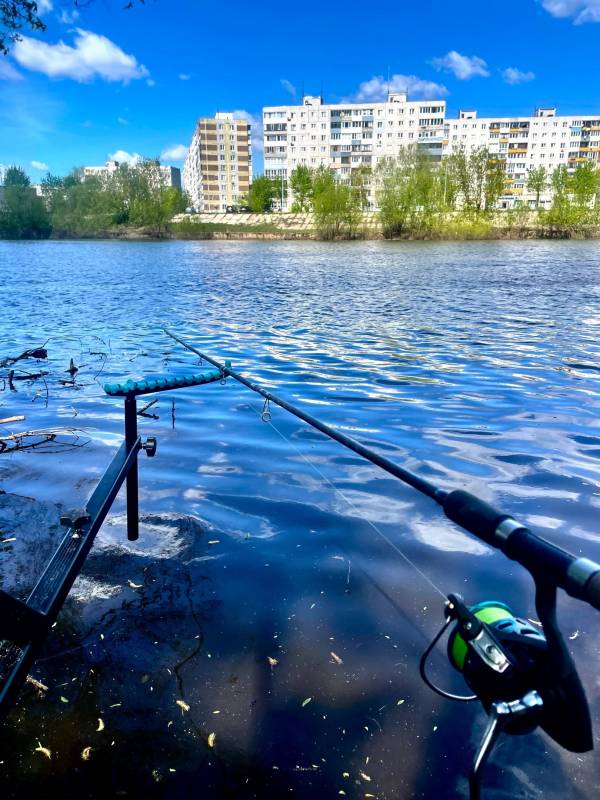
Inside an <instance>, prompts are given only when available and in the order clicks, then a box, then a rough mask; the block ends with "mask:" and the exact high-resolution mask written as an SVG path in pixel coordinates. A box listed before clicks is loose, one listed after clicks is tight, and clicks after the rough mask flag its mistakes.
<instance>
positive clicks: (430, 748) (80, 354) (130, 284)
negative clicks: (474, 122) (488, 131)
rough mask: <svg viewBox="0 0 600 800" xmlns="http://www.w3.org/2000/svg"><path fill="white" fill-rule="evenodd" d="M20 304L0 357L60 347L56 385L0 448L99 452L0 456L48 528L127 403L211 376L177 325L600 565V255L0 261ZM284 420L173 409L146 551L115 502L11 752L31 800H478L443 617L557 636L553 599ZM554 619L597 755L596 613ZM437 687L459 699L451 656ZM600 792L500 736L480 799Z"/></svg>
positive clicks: (475, 720)
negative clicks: (41, 443) (49, 796)
mask: <svg viewBox="0 0 600 800" xmlns="http://www.w3.org/2000/svg"><path fill="white" fill-rule="evenodd" d="M0 309H1V317H0V333H1V336H0V341H1V343H2V345H1V348H0V359H2V358H4V357H6V356H15V355H18V354H19V353H21V352H22V351H24V350H26V349H27V348H32V347H39V346H41V345H42V344H44V343H46V342H47V344H46V345H45V346H46V347H47V349H48V359H47V361H42V362H30V361H27V362H25V361H22V362H19V363H17V364H15V365H14V366H15V369H17V368H22V369H24V370H30V371H34V372H35V371H39V370H43V371H45V372H47V373H48V374H47V375H46V376H44V377H43V379H37V380H34V381H20V382H18V383H16V384H15V386H16V391H10V390H9V388H8V386H6V385H5V386H4V390H3V391H0V418H2V417H8V416H11V415H19V414H23V415H25V417H26V420H25V421H23V422H21V423H15V424H13V425H6V424H5V425H3V426H1V429H0V434H6V433H8V432H9V429H10V432H15V431H19V430H32V429H42V428H57V427H60V428H61V429H64V428H68V429H77V430H76V431H74V432H73V431H71V432H67V433H65V434H62V435H61V437H59V443H58V444H56V443H55V444H54V446H53V447H51V448H50V450H51V452H46V453H44V452H40V451H39V450H36V449H32V450H30V451H19V452H13V453H10V454H9V453H3V454H0V482H1V483H0V485H1V486H2V488H3V489H4V490H5V491H6V492H10V493H14V494H16V495H21V496H25V497H31V498H34V499H35V501H36V505H35V508H36V509H38V511H39V509H42V511H40V513H41V514H42V517H41V518H43V519H47V520H48V524H49V525H52V524H53V521H54V520H55V518H57V517H58V513H59V511H60V508H72V507H76V506H78V505H79V506H80V505H82V504H83V503H84V501H85V499H86V497H87V496H88V495H89V493H90V491H91V490H92V489H93V487H94V485H95V484H96V482H97V481H98V479H99V476H100V475H101V474H102V471H103V469H104V468H105V466H106V465H107V464H108V462H109V460H110V458H111V456H112V454H113V453H114V452H115V449H116V447H117V446H118V445H119V443H120V441H121V439H122V435H123V419H122V409H121V404H120V403H119V402H118V401H116V400H114V399H110V398H108V397H107V396H106V395H105V394H104V392H103V390H102V385H103V383H104V382H105V381H111V380H118V379H121V378H127V377H134V378H138V377H143V376H145V375H150V374H152V375H160V374H169V375H184V374H189V373H190V372H193V371H197V369H198V366H197V363H198V362H197V359H196V357H195V356H194V355H193V354H192V353H190V352H187V351H186V350H184V349H182V348H181V347H179V346H178V345H176V344H175V342H173V341H172V340H171V339H169V338H168V337H167V336H165V334H164V333H163V331H162V326H163V325H166V326H168V327H169V328H170V329H172V330H174V331H176V332H177V333H178V334H179V335H180V336H181V337H183V338H184V339H187V340H188V341H189V342H190V343H193V344H195V345H196V346H198V347H199V348H200V349H203V350H205V351H206V352H208V353H210V354H212V355H214V356H215V357H217V358H221V359H225V358H229V359H231V361H232V364H233V366H234V368H235V369H237V370H238V371H240V372H242V373H244V374H245V375H247V376H250V377H252V378H253V379H255V380H257V381H259V382H261V383H262V384H263V385H264V386H266V387H268V388H271V389H272V390H274V391H275V392H278V393H280V394H281V395H282V396H283V397H285V398H287V399H288V400H290V401H291V402H292V403H295V404H297V405H299V406H300V407H302V408H304V409H306V410H307V411H308V412H309V413H312V414H314V415H315V416H317V417H319V418H320V419H322V420H323V421H324V422H327V423H328V424H330V425H333V426H335V427H338V428H339V429H340V430H342V431H345V432H347V433H349V434H350V435H352V436H354V437H356V438H358V439H360V440H361V441H363V442H364V443H366V444H367V445H368V446H370V447H372V448H374V449H376V450H378V451H379V452H381V453H383V454H384V455H386V456H387V457H389V458H391V459H393V460H396V461H398V462H399V463H401V464H404V465H406V466H408V467H409V468H411V469H414V470H417V471H419V472H420V473H421V474H423V475H424V476H425V477H427V478H429V479H430V480H432V481H434V482H436V483H438V484H439V485H440V486H442V487H444V488H446V489H450V488H454V487H459V488H465V489H468V490H470V491H473V492H474V493H476V494H478V495H480V496H481V497H483V498H484V499H485V500H488V501H490V502H493V503H494V504H495V505H497V506H500V507H501V508H503V509H505V510H506V511H507V512H508V513H511V514H513V515H515V516H516V517H517V518H518V519H520V520H523V521H525V522H526V523H528V524H529V525H530V526H531V527H532V529H533V530H534V531H535V532H537V533H539V534H540V535H542V536H545V537H547V538H549V539H551V540H552V541H554V542H556V543H557V544H559V545H561V546H563V547H565V548H567V549H569V550H571V551H572V552H575V553H582V554H585V555H587V556H588V557H590V558H593V559H595V560H600V537H599V536H598V529H599V525H598V508H599V507H600V489H599V486H600V483H599V478H600V469H599V467H600V460H599V459H600V418H599V411H600V358H599V353H600V344H599V338H598V335H599V333H600V245H599V244H598V243H595V242H542V241H534V242H484V243H385V242H373V243H348V244H326V243H316V242H273V243H270V242H243V243H242V242H231V241H225V242H210V241H209V242H165V243H134V242H127V243H120V242H36V243H7V242H0ZM71 358H73V359H74V363H75V365H76V366H78V367H79V368H80V369H79V372H78V373H77V376H76V378H75V381H74V384H73V385H70V384H69V383H65V382H64V381H69V380H70V374H69V373H68V372H66V370H67V369H68V367H69V363H70V359H71ZM61 381H63V382H62V383H61ZM1 389H2V383H1V382H0V390H1ZM171 399H173V400H174V406H172V404H171ZM271 410H272V413H273V417H272V424H269V423H266V422H264V421H263V420H262V419H261V411H262V402H261V399H260V398H259V397H258V396H256V395H253V394H252V393H251V392H249V391H248V390H247V389H245V388H244V387H242V386H240V385H238V384H235V383H234V382H233V381H231V380H228V381H227V383H226V384H225V385H224V386H222V385H220V384H219V383H216V384H213V385H210V386H206V387H197V388H188V389H183V390H180V391H178V392H176V393H174V394H172V395H171V394H169V395H161V396H160V397H159V400H158V403H157V404H156V405H155V406H153V407H152V408H150V409H148V413H154V414H155V415H156V416H157V417H158V418H157V419H154V418H152V417H147V418H143V419H141V420H140V427H141V431H142V433H143V434H144V435H153V436H156V437H157V438H158V452H157V455H156V457H155V458H154V459H147V458H145V457H143V456H142V457H141V459H140V506H141V508H140V513H141V523H142V524H141V537H140V540H139V542H138V543H136V544H128V543H127V542H126V539H125V535H124V531H123V517H122V514H123V503H122V500H121V499H120V500H119V501H118V503H117V504H116V506H115V509H114V514H113V515H112V517H111V519H110V520H109V523H108V524H107V525H105V528H104V529H103V531H102V533H101V534H100V536H99V539H98V544H97V547H96V548H95V549H94V551H93V552H92V554H91V555H90V557H89V559H88V562H87V563H86V566H85V568H84V574H83V576H82V578H81V579H80V580H79V581H78V583H77V584H76V586H75V587H74V589H73V592H72V595H71V597H70V599H69V601H68V603H67V606H66V608H65V611H64V612H63V614H62V615H61V617H60V618H59V622H58V624H57V627H56V629H55V630H54V631H53V632H52V635H51V637H50V639H49V641H48V645H47V648H46V651H45V653H44V656H43V658H42V660H41V661H40V663H39V664H38V665H37V666H36V668H35V670H34V672H33V674H34V675H35V676H36V678H38V679H39V680H41V681H42V682H44V683H45V684H47V685H48V686H49V687H50V691H49V692H48V695H47V697H46V699H45V700H38V699H36V698H35V697H33V696H31V695H24V696H23V697H22V699H21V700H20V702H19V704H18V707H17V709H16V710H15V711H13V712H12V713H11V715H10V716H9V717H8V719H7V721H6V723H5V724H4V726H3V728H2V731H1V733H0V744H1V746H2V753H0V782H1V785H2V787H3V791H4V793H5V796H15V797H30V796H32V795H34V794H40V793H42V792H44V793H50V792H51V791H52V792H61V793H63V794H64V795H65V796H82V797H107V796H119V795H122V796H128V797H141V796H144V797H167V798H175V797H176V798H179V797H185V798H187V797H190V798H191V797H197V796H198V794H199V793H201V795H202V796H203V797H210V798H212V797H215V798H217V797H218V798H221V797H223V798H255V797H256V798H269V799H270V798H278V799H279V798H284V797H295V798H309V797H310V798H321V797H323V798H325V797H338V796H340V795H341V796H344V795H343V793H345V796H346V797H349V798H359V797H360V798H362V797H376V798H380V799H383V798H387V799H388V800H391V799H392V798H394V799H396V798H409V797H415V798H417V797H418V798H427V799H433V798H441V797H465V796H466V791H467V784H466V775H467V774H468V769H469V766H470V763H471V759H472V756H473V751H474V748H475V747H476V744H477V741H478V738H479V737H480V736H481V733H482V729H483V725H484V721H485V717H484V715H483V712H482V711H481V709H480V708H479V707H477V706H475V705H473V704H471V705H469V706H461V705H457V704H452V703H451V702H450V701H446V700H444V699H442V698H440V697H438V696H436V695H435V694H433V693H431V692H430V691H429V690H428V689H427V688H426V687H425V686H424V685H423V684H422V683H421V680H420V678H419V673H418V659H419V656H420V653H421V652H422V650H423V649H424V648H425V646H426V645H427V643H428V642H429V640H430V639H431V638H432V637H433V635H434V633H435V632H436V631H437V629H438V627H439V625H440V624H441V622H442V621H443V597H442V595H443V594H444V593H447V592H450V591H458V592H460V593H462V594H463V595H464V596H465V598H466V600H467V601H468V602H470V603H475V602H478V601H480V600H485V599H501V600H503V601H505V602H507V603H508V604H509V605H510V606H511V607H513V608H514V610H515V612H517V613H518V614H520V615H522V616H524V617H529V618H532V619H535V609H534V604H533V592H532V586H531V581H530V579H529V578H528V576H527V574H526V573H525V572H524V571H523V570H522V569H521V568H520V567H518V566H516V565H515V564H514V563H513V562H510V561H508V560H507V559H505V558H504V557H503V556H502V555H500V554H498V553H494V552H492V551H491V550H490V549H489V548H487V547H486V546H484V545H483V544H481V543H480V542H478V541H476V540H474V539H473V538H472V537H470V536H468V535H467V534H465V533H463V532H461V531H460V530H459V529H458V528H456V527H455V526H453V525H452V524H451V523H450V522H448V521H447V520H446V519H445V518H444V517H443V515H442V514H441V512H440V511H439V509H438V508H437V507H436V506H435V505H434V504H433V503H432V502H431V501H429V500H427V499H426V498H424V497H421V496H419V495H417V494H416V493H415V492H414V491H412V490H411V489H409V488H408V487H405V486H403V485H401V484H400V483H398V482H397V481H395V480H394V479H393V478H391V477H390V476H388V475H386V474H385V473H383V472H381V471H380V470H378V469H376V468H375V467H373V466H371V465H370V464H368V463H365V462H363V461H361V460H360V459H359V458H358V457H355V456H354V455H353V454H352V453H350V452H348V451H346V450H344V449H343V448H341V447H340V446H338V445H337V444H336V443H334V442H331V441H329V440H326V439H325V438H324V437H322V436H321V435H319V434H318V433H317V432H315V431H312V430H309V429H308V428H307V427H306V426H305V425H303V424H301V423H300V421H299V420H297V419H295V418H293V417H291V416H289V415H287V414H286V413H285V412H284V411H282V410H279V409H276V408H273V409H271ZM61 443H62V444H61ZM71 444H83V445H84V446H82V447H69V446H67V445H71ZM62 445H64V446H62ZM55 504H56V505H55ZM59 506H60V508H59ZM32 508H34V506H33V505H32ZM9 512H10V506H7V510H6V511H5V515H4V517H3V516H2V514H1V513H0V538H15V539H16V540H17V541H16V543H14V544H10V543H8V544H1V545H0V547H1V548H2V561H3V566H2V575H3V577H4V583H5V585H6V586H7V587H8V588H10V587H11V580H13V578H12V577H11V575H12V572H11V561H10V558H11V554H13V547H14V548H16V547H17V545H18V540H19V537H20V536H21V535H22V534H21V533H20V531H22V530H23V529H25V528H26V527H27V513H26V509H25V512H23V513H22V514H21V517H20V518H19V520H20V525H21V527H19V525H17V524H16V521H15V520H16V519H17V518H16V517H14V516H13V517H10V513H11V512H10V513H9ZM7 515H8V516H7ZM44 515H45V516H44ZM11 520H12V522H11ZM11 525H12V526H13V527H11ZM13 528H14V529H13ZM53 530H54V529H53ZM32 535H33V534H32V533H31V531H30V532H29V536H30V538H31V536H32ZM57 535H58V533H57V532H56V531H54V533H53V534H52V536H53V537H56V536H57ZM35 536H39V537H40V542H42V541H45V542H46V544H45V545H44V546H45V547H46V549H47V548H48V547H50V549H51V546H52V541H55V538H54V539H52V538H48V536H49V535H48V532H47V530H44V529H43V528H42V529H40V530H37V529H36V531H35ZM40 547H41V548H42V549H41V550H40V552H45V551H44V549H43V547H42V546H41V545H40ZM15 552H16V550H15ZM406 558H408V559H409V560H410V563H409V561H407V560H406ZM415 566H416V567H417V568H418V569H415ZM421 573H422V574H421ZM15 580H16V579H15ZM32 580H33V577H32V576H31V575H26V576H25V577H23V576H20V577H19V581H21V582H20V583H19V585H18V587H17V588H19V589H20V591H24V589H25V588H30V586H27V587H26V586H25V584H27V582H28V581H29V582H30V583H31V581H32ZM15 585H16V584H15ZM560 608H561V615H560V616H561V622H562V626H563V630H564V632H565V634H566V635H567V636H569V639H568V644H569V647H570V649H571V651H572V653H573V655H574V658H575V660H576V662H577V664H578V666H579V668H580V673H581V676H582V679H583V682H584V684H585V685H586V688H587V690H588V693H589V698H590V702H591V705H592V712H593V717H594V722H595V730H596V736H598V731H599V730H600V724H599V722H600V720H599V716H600V684H599V683H598V655H599V652H600V635H599V630H600V629H599V625H598V615H597V613H596V612H594V611H592V610H591V609H589V608H587V607H585V606H583V604H581V603H578V602H576V601H573V600H571V599H570V598H566V597H564V596H562V597H561V604H560ZM432 671H433V674H434V676H435V678H436V680H437V682H438V683H441V684H442V685H444V686H446V687H448V688H450V689H453V690H460V689H461V683H460V679H459V677H458V676H457V675H456V674H455V673H453V671H452V670H451V668H450V667H449V665H448V662H447V660H445V657H444V653H443V650H440V651H439V653H438V654H437V655H436V657H435V658H434V659H433V662H432ZM463 688H464V687H463ZM178 701H179V702H178ZM98 719H101V720H102V725H103V726H104V730H102V731H98V730H97V729H98V728H99V727H102V726H101V725H100V724H99V722H98ZM209 734H214V737H213V738H212V739H211V742H212V744H213V745H214V746H213V747H209V746H208V743H207V740H208V737H209ZM596 741H597V742H598V739H596ZM38 744H40V745H41V746H43V747H45V748H47V749H48V750H49V751H51V757H50V758H48V757H47V756H46V755H45V754H44V753H43V752H41V751H39V750H38V751H36V748H37V747H38ZM88 747H89V748H91V749H90V750H89V751H87V757H84V756H85V754H86V748H88ZM598 767H599V765H598V757H597V756H596V755H595V754H593V753H592V754H585V755H574V754H568V753H564V752H562V751H560V750H559V748H557V747H556V746H555V745H554V744H553V743H552V742H551V741H550V740H549V739H548V738H547V737H546V736H544V735H543V734H540V733H536V734H534V735H531V736H524V737H514V738H511V739H506V740H503V743H502V745H501V746H500V747H499V748H498V750H497V752H496V754H495V756H494V757H493V758H492V760H491V762H490V764H489V765H488V767H487V769H486V773H485V786H486V790H485V792H484V797H489V798H508V797H523V798H525V797H541V796H542V795H543V796H544V797H545V798H546V800H552V799H553V798H556V799H557V800H558V798H561V800H562V799H563V798H566V797H569V798H588V797H595V796H598V792H599V791H600V778H599V776H600V769H599V768H598Z"/></svg>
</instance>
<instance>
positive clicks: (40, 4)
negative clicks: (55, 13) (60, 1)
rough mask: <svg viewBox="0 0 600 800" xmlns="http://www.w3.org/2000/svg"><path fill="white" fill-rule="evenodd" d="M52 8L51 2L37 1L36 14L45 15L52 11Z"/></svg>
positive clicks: (45, 0) (48, 0) (49, 0)
mask: <svg viewBox="0 0 600 800" xmlns="http://www.w3.org/2000/svg"><path fill="white" fill-rule="evenodd" d="M53 8H54V4H53V2H52V0H37V10H38V14H47V13H48V12H49V11H52V9H53Z"/></svg>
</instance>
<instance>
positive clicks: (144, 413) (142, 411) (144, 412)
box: [137, 398, 160, 419]
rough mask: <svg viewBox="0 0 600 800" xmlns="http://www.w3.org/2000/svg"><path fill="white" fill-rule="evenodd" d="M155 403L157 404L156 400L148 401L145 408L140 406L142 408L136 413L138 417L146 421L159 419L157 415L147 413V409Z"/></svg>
mask: <svg viewBox="0 0 600 800" xmlns="http://www.w3.org/2000/svg"><path fill="white" fill-rule="evenodd" d="M155 403H158V398H156V399H154V400H150V402H149V403H146V405H145V406H142V408H140V410H139V411H138V412H137V413H138V417H146V418H147V419H160V418H159V416H158V414H148V413H147V411H148V409H149V408H152V406H153V405H154V404H155Z"/></svg>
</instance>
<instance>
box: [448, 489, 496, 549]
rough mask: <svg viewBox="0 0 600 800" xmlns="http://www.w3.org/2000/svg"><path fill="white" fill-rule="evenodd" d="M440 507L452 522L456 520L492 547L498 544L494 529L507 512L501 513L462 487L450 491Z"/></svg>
mask: <svg viewBox="0 0 600 800" xmlns="http://www.w3.org/2000/svg"><path fill="white" fill-rule="evenodd" d="M442 507H443V509H444V514H445V515H446V516H447V517H448V519H451V520H452V522H456V524H457V525H460V526H461V527H462V528H464V529H465V530H467V531H469V532H470V533H473V534H474V535H475V536H477V537H478V538H479V539H482V540H483V541H484V542H486V543H487V544H489V545H491V546H492V547H499V546H500V542H499V541H498V539H499V537H498V535H497V533H496V531H497V528H498V525H500V523H501V522H503V521H504V520H505V519H508V518H509V514H503V513H502V512H501V511H498V509H497V508H494V507H493V506H491V505H490V504H489V503H485V502H484V501H483V500H480V499H479V498H478V497H475V495H474V494H470V493H469V492H465V491H463V490H462V489H455V490H454V491H453V492H450V494H448V495H447V496H446V498H445V500H444V503H443V506H442Z"/></svg>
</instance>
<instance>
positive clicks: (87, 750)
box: [81, 747, 92, 761]
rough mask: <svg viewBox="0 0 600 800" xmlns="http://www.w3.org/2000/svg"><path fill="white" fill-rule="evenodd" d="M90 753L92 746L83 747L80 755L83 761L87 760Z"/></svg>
mask: <svg viewBox="0 0 600 800" xmlns="http://www.w3.org/2000/svg"><path fill="white" fill-rule="evenodd" d="M91 754H92V748H91V747H84V748H83V752H82V753H81V757H82V759H83V760H84V761H89V760H90V756H91Z"/></svg>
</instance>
